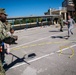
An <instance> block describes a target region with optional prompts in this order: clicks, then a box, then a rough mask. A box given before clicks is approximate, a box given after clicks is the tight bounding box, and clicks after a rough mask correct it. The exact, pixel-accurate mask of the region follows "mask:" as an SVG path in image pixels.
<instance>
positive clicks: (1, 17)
mask: <svg viewBox="0 0 76 75" xmlns="http://www.w3.org/2000/svg"><path fill="white" fill-rule="evenodd" d="M5 20H6V14H5V11H4V9H0V75H5V71H4V69H3V67H2V63H3V61H4V57H5V56H4V51H3V47H2V45H1V44H2V42H3V39H5V38H6V37H8V35H7V33H6V30H5V29H4V27H3V23H4V22H5Z"/></svg>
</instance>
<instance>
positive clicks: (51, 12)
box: [44, 7, 67, 20]
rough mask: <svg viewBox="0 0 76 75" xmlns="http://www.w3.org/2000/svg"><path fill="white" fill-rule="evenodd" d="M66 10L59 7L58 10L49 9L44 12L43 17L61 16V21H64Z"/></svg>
mask: <svg viewBox="0 0 76 75" xmlns="http://www.w3.org/2000/svg"><path fill="white" fill-rule="evenodd" d="M66 13H67V11H66V8H65V7H60V8H59V9H54V8H52V9H51V8H50V9H48V11H47V12H45V13H44V14H45V15H62V16H63V19H64V20H66Z"/></svg>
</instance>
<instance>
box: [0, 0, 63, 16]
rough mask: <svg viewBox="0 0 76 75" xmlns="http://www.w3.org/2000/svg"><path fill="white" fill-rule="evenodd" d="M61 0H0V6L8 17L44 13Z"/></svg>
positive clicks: (56, 5)
mask: <svg viewBox="0 0 76 75" xmlns="http://www.w3.org/2000/svg"><path fill="white" fill-rule="evenodd" d="M62 2H63V0H0V8H5V10H6V13H7V14H8V17H19V16H31V15H34V16H39V15H44V12H47V11H48V9H49V8H56V9H58V8H59V7H61V6H62Z"/></svg>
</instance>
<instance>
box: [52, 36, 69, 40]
mask: <svg viewBox="0 0 76 75" xmlns="http://www.w3.org/2000/svg"><path fill="white" fill-rule="evenodd" d="M51 38H53V39H56V38H60V39H66V40H67V39H68V37H67V36H51Z"/></svg>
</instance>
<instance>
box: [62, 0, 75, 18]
mask: <svg viewBox="0 0 76 75" xmlns="http://www.w3.org/2000/svg"><path fill="white" fill-rule="evenodd" d="M62 7H66V8H67V15H71V16H72V17H74V14H75V9H74V4H73V1H72V0H64V1H63V2H62Z"/></svg>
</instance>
